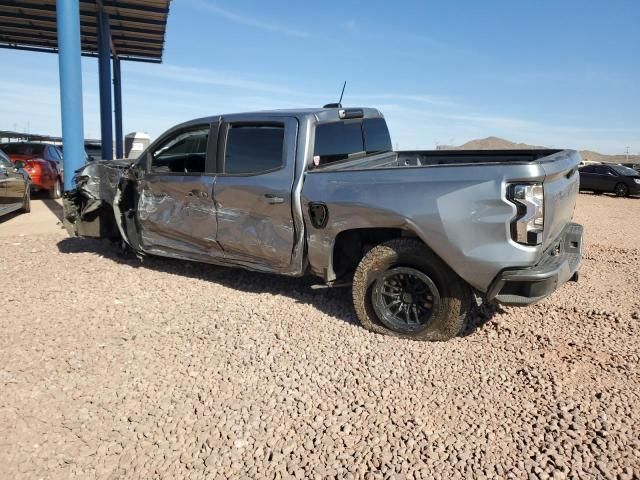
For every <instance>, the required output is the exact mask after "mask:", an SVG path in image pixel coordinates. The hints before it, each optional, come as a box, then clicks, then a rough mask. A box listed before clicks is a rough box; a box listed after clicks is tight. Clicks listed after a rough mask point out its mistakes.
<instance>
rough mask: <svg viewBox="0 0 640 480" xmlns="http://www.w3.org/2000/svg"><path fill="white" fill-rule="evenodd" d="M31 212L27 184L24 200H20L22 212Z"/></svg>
mask: <svg viewBox="0 0 640 480" xmlns="http://www.w3.org/2000/svg"><path fill="white" fill-rule="evenodd" d="M30 211H31V185H29V184H27V188H26V190H25V192H24V198H23V199H22V212H23V213H29V212H30Z"/></svg>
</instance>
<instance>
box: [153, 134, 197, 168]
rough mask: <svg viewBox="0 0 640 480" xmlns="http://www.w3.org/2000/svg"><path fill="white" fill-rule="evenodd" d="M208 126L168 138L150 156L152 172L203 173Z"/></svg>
mask: <svg viewBox="0 0 640 480" xmlns="http://www.w3.org/2000/svg"><path fill="white" fill-rule="evenodd" d="M208 139H209V127H206V128H200V129H197V130H192V131H189V132H182V133H179V134H176V135H175V136H173V137H171V138H169V139H168V140H167V141H166V142H164V143H163V144H162V145H161V146H160V147H159V148H158V149H157V150H156V151H154V152H153V154H152V156H151V171H152V172H153V173H204V171H205V162H206V158H207V141H208Z"/></svg>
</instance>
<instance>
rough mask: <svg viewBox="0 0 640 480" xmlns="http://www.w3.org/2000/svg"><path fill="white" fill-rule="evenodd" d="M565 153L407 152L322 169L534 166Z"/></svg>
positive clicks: (521, 151)
mask: <svg viewBox="0 0 640 480" xmlns="http://www.w3.org/2000/svg"><path fill="white" fill-rule="evenodd" d="M561 151H562V150H550V149H535V150H406V151H397V152H385V153H379V154H373V155H366V156H362V155H360V156H358V155H355V156H352V157H351V158H349V159H346V160H342V161H339V162H335V163H330V164H327V165H322V166H320V167H318V168H320V169H322V170H368V169H378V168H393V167H422V166H429V165H477V164H496V163H519V164H521V163H532V162H536V161H538V160H539V159H541V158H544V157H548V156H550V155H553V154H554V153H558V152H561Z"/></svg>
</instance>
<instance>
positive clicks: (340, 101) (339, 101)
mask: <svg viewBox="0 0 640 480" xmlns="http://www.w3.org/2000/svg"><path fill="white" fill-rule="evenodd" d="M346 86H347V81H346V80H345V81H344V83H343V84H342V92H341V93H340V100H338V105H340V106H342V96H343V95H344V89H345V88H346Z"/></svg>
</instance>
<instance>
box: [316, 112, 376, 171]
mask: <svg viewBox="0 0 640 480" xmlns="http://www.w3.org/2000/svg"><path fill="white" fill-rule="evenodd" d="M361 125H362V124H361V122H359V121H358V122H335V123H325V124H322V125H318V126H317V127H316V145H315V150H314V155H315V156H317V157H320V159H319V160H320V165H323V164H326V163H331V162H337V161H339V160H344V159H345V158H349V155H352V154H354V153H359V152H364V140H363V138H362V126H361Z"/></svg>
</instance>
